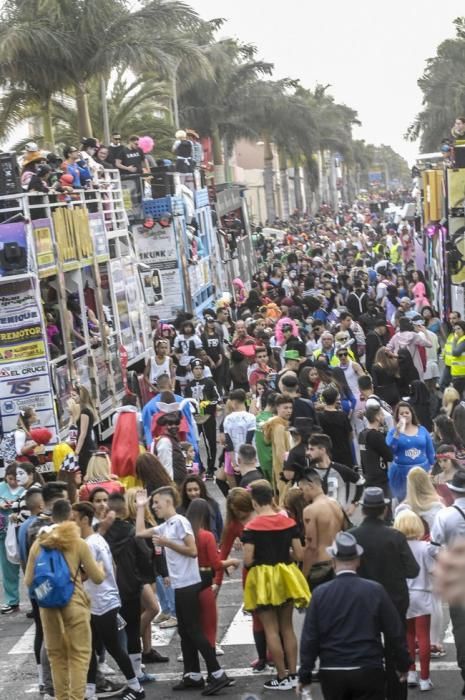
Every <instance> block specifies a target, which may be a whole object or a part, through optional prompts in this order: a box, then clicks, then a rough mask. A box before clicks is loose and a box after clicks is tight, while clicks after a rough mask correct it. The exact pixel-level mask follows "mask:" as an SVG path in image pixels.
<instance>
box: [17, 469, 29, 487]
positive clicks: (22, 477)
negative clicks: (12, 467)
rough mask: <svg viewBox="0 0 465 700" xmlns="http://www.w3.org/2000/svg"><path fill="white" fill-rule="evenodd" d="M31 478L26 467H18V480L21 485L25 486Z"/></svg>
mask: <svg viewBox="0 0 465 700" xmlns="http://www.w3.org/2000/svg"><path fill="white" fill-rule="evenodd" d="M28 479H29V474H28V473H27V472H26V471H25V470H24V469H21V468H20V469H17V470H16V481H17V482H18V484H19V486H24V485H25V484H26V483H27V481H28Z"/></svg>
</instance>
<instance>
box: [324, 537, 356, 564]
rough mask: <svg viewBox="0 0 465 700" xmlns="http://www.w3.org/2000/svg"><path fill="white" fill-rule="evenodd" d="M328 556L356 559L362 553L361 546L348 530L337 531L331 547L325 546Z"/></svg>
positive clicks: (345, 559)
mask: <svg viewBox="0 0 465 700" xmlns="http://www.w3.org/2000/svg"><path fill="white" fill-rule="evenodd" d="M326 551H327V552H328V554H329V556H330V557H333V559H342V561H350V560H351V559H358V558H359V557H361V556H362V554H363V547H360V545H359V544H357V540H356V539H355V537H354V536H353V535H351V534H350V532H338V533H337V535H336V537H335V539H334V542H333V544H332V545H331V547H326Z"/></svg>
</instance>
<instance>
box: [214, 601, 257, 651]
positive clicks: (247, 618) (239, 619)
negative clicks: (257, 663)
mask: <svg viewBox="0 0 465 700" xmlns="http://www.w3.org/2000/svg"><path fill="white" fill-rule="evenodd" d="M253 643H254V639H253V630H252V616H251V615H247V614H246V613H245V612H244V608H243V607H242V605H241V607H240V608H239V610H238V611H237V613H236V614H235V615H234V617H233V620H232V622H231V624H230V625H229V627H228V629H227V630H226V633H225V635H224V637H223V639H222V640H221V646H233V645H242V644H253Z"/></svg>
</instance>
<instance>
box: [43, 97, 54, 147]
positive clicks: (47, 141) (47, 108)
mask: <svg viewBox="0 0 465 700" xmlns="http://www.w3.org/2000/svg"><path fill="white" fill-rule="evenodd" d="M41 116H42V135H43V138H44V144H43V147H44V148H49V149H50V150H52V151H53V147H54V138H53V123H52V100H51V97H47V98H46V99H45V100H44V102H43V103H42V109H41Z"/></svg>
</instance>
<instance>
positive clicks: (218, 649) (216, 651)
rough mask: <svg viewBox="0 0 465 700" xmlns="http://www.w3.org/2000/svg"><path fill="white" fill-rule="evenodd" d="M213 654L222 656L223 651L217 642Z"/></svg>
mask: <svg viewBox="0 0 465 700" xmlns="http://www.w3.org/2000/svg"><path fill="white" fill-rule="evenodd" d="M215 654H216V655H217V656H224V651H223V649H222V648H221V647H220V645H219V644H217V645H216V646H215Z"/></svg>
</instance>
